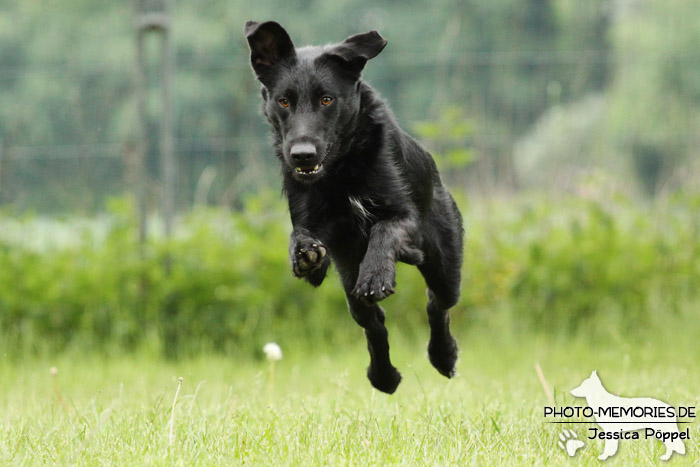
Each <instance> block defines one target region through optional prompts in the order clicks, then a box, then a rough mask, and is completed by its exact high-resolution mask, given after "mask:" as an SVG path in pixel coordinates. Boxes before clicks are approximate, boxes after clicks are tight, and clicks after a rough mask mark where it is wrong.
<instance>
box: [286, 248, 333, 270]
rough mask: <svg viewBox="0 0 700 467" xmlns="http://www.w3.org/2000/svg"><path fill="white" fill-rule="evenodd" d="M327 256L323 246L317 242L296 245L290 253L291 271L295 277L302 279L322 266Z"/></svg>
mask: <svg viewBox="0 0 700 467" xmlns="http://www.w3.org/2000/svg"><path fill="white" fill-rule="evenodd" d="M327 254H328V250H327V249H326V247H325V246H323V245H322V244H320V243H318V242H314V243H306V244H301V245H297V246H296V248H295V249H294V252H293V253H292V270H293V272H294V275H296V276H297V277H304V276H306V275H308V274H310V273H312V272H313V271H315V270H316V269H318V268H319V267H321V265H322V264H323V259H324V258H325V257H326V255H327Z"/></svg>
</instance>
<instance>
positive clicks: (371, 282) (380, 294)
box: [352, 264, 396, 304]
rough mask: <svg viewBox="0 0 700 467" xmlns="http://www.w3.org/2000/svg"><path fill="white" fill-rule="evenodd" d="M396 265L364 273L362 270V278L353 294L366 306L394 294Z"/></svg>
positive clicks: (372, 269)
mask: <svg viewBox="0 0 700 467" xmlns="http://www.w3.org/2000/svg"><path fill="white" fill-rule="evenodd" d="M395 276H396V271H395V269H394V265H393V264H392V265H391V266H383V267H377V268H371V269H369V270H366V271H363V270H362V268H360V276H359V277H358V278H357V283H356V284H355V288H354V289H353V291H352V294H353V295H354V296H355V297H356V298H358V299H359V300H360V301H362V302H364V303H365V304H372V303H375V302H378V301H380V300H384V299H385V298H386V297H388V296H389V295H391V294H393V293H394V287H395V286H396V282H395V280H394V278H395Z"/></svg>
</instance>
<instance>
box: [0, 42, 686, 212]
mask: <svg viewBox="0 0 700 467" xmlns="http://www.w3.org/2000/svg"><path fill="white" fill-rule="evenodd" d="M238 58H240V59H241V60H238ZM245 58H246V57H234V58H232V57H222V56H218V55H201V56H197V57H195V58H193V57H187V56H178V58H177V60H176V62H177V66H176V71H175V76H174V81H175V89H176V90H175V139H174V147H175V159H176V166H177V199H176V205H177V208H178V210H180V211H182V210H186V209H188V208H189V207H190V206H191V205H192V204H194V203H213V204H223V205H228V206H233V207H235V206H237V205H239V204H240V202H241V199H242V197H243V196H244V195H245V194H246V193H249V192H251V191H255V190H257V189H260V188H261V187H265V188H269V187H277V186H278V180H277V179H278V177H277V174H278V169H277V168H276V164H277V162H276V159H275V158H274V156H273V155H272V150H271V145H270V141H269V138H267V137H266V136H265V135H266V128H265V125H264V122H263V118H262V117H261V116H260V115H259V112H258V108H259V105H260V103H259V102H258V101H259V93H258V91H257V86H258V85H257V84H256V83H255V82H254V80H253V77H252V75H251V73H250V71H249V66H248V64H247V62H246V61H245V60H243V59H245ZM387 60H388V64H387V65H386V66H385V67H384V68H381V69H379V70H378V71H376V72H372V71H371V68H370V69H368V72H367V74H368V79H369V81H371V82H372V84H373V85H375V87H377V88H378V89H379V90H380V91H382V92H383V94H384V95H385V96H386V97H387V100H388V101H389V103H390V104H391V105H392V107H394V109H395V110H396V113H397V114H398V116H399V120H400V121H401V122H402V124H403V125H404V126H405V127H407V128H406V129H407V130H409V132H412V130H413V128H414V124H415V123H416V122H419V121H424V120H426V119H427V120H439V119H440V111H439V109H443V108H445V107H447V106H458V107H462V108H463V109H465V110H464V114H463V115H464V118H465V119H468V120H469V121H471V122H472V129H471V131H470V133H469V135H468V137H465V138H464V140H463V141H462V144H463V145H464V146H465V147H468V148H469V149H470V150H472V151H474V152H475V160H476V161H477V162H476V163H474V164H472V166H471V167H470V168H469V169H465V170H464V172H465V173H466V175H465V177H463V178H462V179H460V180H461V181H463V182H464V183H465V184H470V185H471V186H472V187H477V188H493V187H497V186H509V187H511V188H515V187H517V182H515V181H514V180H515V179H516V178H517V177H516V175H515V172H516V168H515V167H514V164H515V162H514V157H515V156H514V154H516V153H518V147H519V146H522V144H521V143H523V140H524V139H527V138H528V137H529V136H532V134H533V133H536V130H537V128H538V125H541V123H542V121H543V116H546V115H547V113H548V112H550V111H551V110H552V109H554V108H557V107H561V106H562V105H563V104H567V103H570V102H575V101H576V100H577V99H580V98H583V97H585V96H586V95H590V94H596V93H600V92H601V91H602V89H603V87H605V86H606V85H608V84H609V72H610V69H611V68H613V67H619V66H621V65H622V64H625V65H630V64H633V65H636V66H642V65H644V64H646V63H656V64H658V63H660V62H663V63H666V64H668V63H673V62H678V63H691V62H693V61H694V60H697V53H695V52H688V53H687V54H681V55H676V56H673V57H661V56H658V55H654V54H639V55H636V56H629V55H626V56H620V55H615V54H611V53H610V52H609V51H606V50H577V51H568V52H563V51H529V52H528V51H501V52H490V53H475V52H454V51H453V52H451V53H449V54H438V55H436V56H427V55H425V54H420V55H419V54H409V53H394V54H393V55H391V56H390V57H388V59H387ZM511 69H519V70H521V72H522V70H525V72H524V73H525V74H526V75H527V74H529V75H530V76H531V77H532V79H531V80H530V82H529V83H527V85H523V82H522V81H521V82H518V83H513V87H518V86H519V87H520V88H519V89H514V90H513V93H512V94H511V95H501V94H502V93H501V94H499V93H494V92H492V91H491V90H490V89H489V87H490V86H493V83H492V82H491V81H492V80H493V79H494V77H496V79H498V77H499V76H500V75H501V74H505V71H504V70H511ZM125 70H126V72H125ZM131 70H133V64H132V63H130V62H127V61H124V62H122V63H114V62H99V61H92V62H81V63H75V62H69V61H65V62H62V61H56V62H46V63H41V64H37V63H34V64H28V65H12V64H9V65H5V66H2V67H1V68H0V82H2V81H3V80H18V79H23V80H30V79H33V77H34V76H37V75H38V76H40V77H41V79H42V80H44V81H47V82H55V83H66V80H65V78H66V75H70V76H73V77H75V80H76V81H77V82H78V83H79V84H75V83H73V84H72V85H71V86H70V87H69V88H68V89H65V96H60V94H61V91H60V90H59V91H58V95H59V97H60V98H56V100H55V102H51V103H50V104H51V105H52V106H56V107H61V108H60V110H59V111H56V109H47V111H46V113H45V114H44V115H43V116H42V117H41V119H42V121H43V124H44V125H45V126H48V127H51V128H59V129H60V128H62V126H68V127H71V128H76V127H77V128H79V129H80V131H79V132H77V133H74V134H77V135H79V137H77V138H75V136H73V138H74V139H73V140H71V141H62V139H61V137H60V135H55V137H54V138H53V141H52V142H50V143H47V142H45V141H42V139H41V137H37V136H36V135H32V134H31V133H32V131H31V127H32V125H33V123H32V118H34V119H35V120H37V121H38V120H40V119H39V118H38V117H36V116H37V115H40V114H41V110H42V109H34V110H33V112H34V116H31V117H30V118H28V123H27V122H25V123H24V125H25V130H23V129H22V128H19V129H16V130H14V131H13V132H12V133H11V135H10V137H8V138H3V139H0V203H2V204H3V205H6V206H7V205H9V206H11V207H12V208H13V209H15V210H17V211H20V212H21V211H32V210H36V211H47V212H66V211H76V210H77V211H82V212H96V211H100V210H102V209H103V208H104V204H105V203H104V202H105V200H106V199H107V198H109V197H112V196H122V195H124V194H125V193H129V192H130V191H132V190H133V187H134V183H135V180H136V179H137V178H138V176H139V175H142V174H138V173H135V172H137V171H138V170H145V171H146V172H147V174H146V176H147V178H148V180H149V187H150V188H149V190H150V192H151V193H152V194H151V199H155V197H156V195H155V194H154V193H155V192H156V191H157V190H158V189H159V185H158V180H159V168H158V163H157V156H156V155H155V154H157V152H158V148H157V144H156V143H152V144H151V145H150V146H149V147H148V148H147V153H148V154H147V160H146V165H145V167H144V168H139V166H138V165H137V164H135V162H134V160H135V157H136V156H135V154H136V153H137V150H138V144H137V143H138V141H137V138H136V137H135V136H134V132H133V130H126V131H121V133H120V132H119V131H112V130H108V129H105V128H104V125H103V124H102V123H100V122H102V120H101V118H102V115H103V114H104V113H109V112H115V113H119V114H120V115H121V117H120V119H121V121H129V120H130V119H133V117H134V116H135V115H136V106H135V105H134V102H133V99H132V98H131V97H127V98H124V94H127V95H130V94H132V93H133V81H134V80H133V73H132V72H131ZM591 70H593V71H591ZM233 72H235V73H233ZM591 74H594V75H596V76H597V77H592V76H591ZM227 75H231V76H236V77H240V76H245V77H246V78H245V79H246V82H245V83H235V84H234V85H233V86H231V92H230V95H228V96H226V94H225V93H224V95H225V96H226V97H225V99H223V102H219V101H217V100H216V95H215V96H213V97H212V96H211V95H206V92H205V91H204V90H205V89H206V88H207V87H209V86H210V83H215V82H216V83H217V86H219V87H221V82H222V80H224V81H225V80H226V79H227V78H225V77H226V76H227ZM222 77H224V78H222ZM596 80H598V82H595V81H596ZM189 81H196V82H197V86H198V87H192V86H189V84H188V83H189ZM472 81H474V83H475V84H473V83H472ZM426 82H428V83H429V84H430V85H429V86H426V84H425V83H426ZM91 83H92V84H91ZM186 85H187V86H186ZM76 86H77V87H76ZM91 86H94V87H91ZM149 86H150V88H149V89H151V91H150V92H151V94H152V93H153V89H155V85H154V84H153V83H152V82H151V83H150V84H149ZM188 86H189V87H188ZM523 86H524V87H523ZM505 88H506V89H508V87H507V86H506V87H505ZM2 94H3V90H2V88H1V87H0V97H1V98H4V100H8V99H10V100H12V96H3V95H2ZM90 94H95V95H92V96H90V99H87V98H84V96H87V95H90ZM200 95H204V97H203V98H200ZM217 95H218V96H221V95H222V93H221V92H219V93H218V94H217ZM76 96H77V97H76ZM17 99H20V97H17ZM151 99H152V98H151ZM407 101H410V102H407ZM533 102H534V104H533ZM94 103H100V104H99V106H100V107H99V108H98V109H95V108H93V107H94ZM436 109H438V110H436ZM93 113H94V118H92V117H91V115H93ZM151 113H152V114H153V115H155V116H152V119H151V121H150V122H149V126H148V127H147V128H146V132H147V133H148V134H151V135H154V134H155V133H157V127H156V126H155V124H154V122H156V121H157V120H158V117H157V112H151ZM496 115H497V116H498V118H496ZM584 117H586V116H584ZM586 118H590V119H592V120H593V121H594V122H593V123H591V128H594V130H595V127H596V125H595V121H596V119H599V118H602V117H601V115H597V114H596V115H592V116H590V117H586ZM61 119H63V120H65V121H62V120H61ZM45 120H48V123H47V122H46V121H45ZM217 120H218V121H217ZM104 121H105V122H109V120H108V119H105V120H104ZM212 122H214V123H212ZM598 123H600V122H599V120H598ZM565 129H566V128H565V127H564V128H563V129H562V131H564V130H565ZM552 131H554V130H552ZM596 131H597V130H596ZM540 133H542V132H540ZM544 133H545V136H542V135H540V136H541V137H543V138H550V139H556V138H557V137H559V135H555V134H554V133H552V132H550V134H549V136H547V135H546V132H544ZM114 135H117V136H114ZM667 136H668V137H669V138H675V139H676V140H677V141H679V144H681V145H688V144H689V143H688V141H691V140H692V138H694V135H692V134H690V133H688V132H687V131H685V130H684V129H682V128H681V129H679V130H677V135H676V136H675V137H674V136H673V135H667ZM0 137H2V134H1V133H0ZM37 141H38V142H37ZM453 144H459V141H453ZM455 170H456V169H455ZM205 172H206V176H205ZM152 204H153V205H154V206H155V205H156V204H157V203H156V202H155V201H153V203H152Z"/></svg>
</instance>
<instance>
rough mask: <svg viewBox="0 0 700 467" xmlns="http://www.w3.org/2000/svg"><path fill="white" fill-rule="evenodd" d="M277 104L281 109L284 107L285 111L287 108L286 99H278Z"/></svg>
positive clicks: (287, 101) (287, 102)
mask: <svg viewBox="0 0 700 467" xmlns="http://www.w3.org/2000/svg"><path fill="white" fill-rule="evenodd" d="M277 102H279V103H280V105H281V106H282V107H284V108H285V109H286V108H287V107H289V99H287V98H286V97H282V98H281V99H279V100H278V101H277Z"/></svg>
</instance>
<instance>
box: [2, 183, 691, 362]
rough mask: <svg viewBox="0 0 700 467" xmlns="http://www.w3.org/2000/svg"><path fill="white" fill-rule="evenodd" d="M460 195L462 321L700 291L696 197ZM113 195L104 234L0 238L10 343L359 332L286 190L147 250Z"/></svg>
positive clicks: (562, 325) (418, 293)
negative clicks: (317, 270)
mask: <svg viewBox="0 0 700 467" xmlns="http://www.w3.org/2000/svg"><path fill="white" fill-rule="evenodd" d="M273 200H274V201H273ZM461 204H463V205H464V206H465V208H464V209H463V211H464V214H465V221H466V226H467V233H468V235H467V245H466V256H465V266H464V280H463V286H462V299H461V301H460V303H459V304H458V305H457V306H456V307H455V308H454V310H453V316H454V320H453V321H454V323H455V326H457V328H456V329H457V332H463V331H464V329H461V330H460V327H459V326H467V327H468V326H471V325H473V324H474V322H475V320H476V321H479V320H480V319H481V318H480V317H483V316H487V315H489V314H493V313H498V312H499V310H502V309H503V307H504V306H505V307H506V308H509V309H510V310H511V311H512V313H513V315H514V316H515V318H516V319H515V320H514V321H512V323H513V325H514V326H515V327H516V328H517V327H521V328H526V329H536V330H540V331H544V332H564V333H567V332H572V331H573V330H577V332H579V331H581V330H585V329H591V328H595V326H601V325H603V326H605V325H609V326H615V327H616V329H617V331H616V332H619V333H630V332H631V333H633V332H634V330H635V329H637V328H638V327H640V326H643V323H644V320H645V319H646V317H648V316H649V314H650V313H659V314H664V313H673V312H674V310H676V309H677V308H679V307H681V306H683V305H684V304H687V303H689V301H691V300H697V299H698V298H699V297H698V294H699V293H700V290H699V289H698V288H697V278H698V277H700V215H698V213H700V197H698V196H690V195H685V196H680V195H679V196H676V197H673V198H669V199H666V200H663V201H658V202H657V204H656V205H655V206H644V205H641V204H635V203H632V202H630V201H628V200H626V199H623V198H618V199H616V200H615V201H610V200H606V201H599V200H596V199H595V197H589V198H587V199H581V198H573V197H566V198H564V199H561V200H559V201H558V202H557V203H553V202H551V201H547V200H543V199H531V200H527V201H522V202H517V203H515V202H513V201H507V202H498V201H496V202H492V203H490V204H489V205H486V206H472V205H468V204H467V203H461ZM111 209H112V216H111V226H110V228H109V230H108V234H107V235H106V237H105V238H104V239H101V240H98V239H96V238H94V237H93V236H92V235H90V234H88V233H87V232H85V233H84V234H83V235H82V237H81V238H80V241H79V242H78V243H77V244H75V245H70V246H64V247H60V246H54V247H51V248H49V249H45V250H44V251H42V252H37V251H36V250H32V249H31V248H28V247H22V246H21V245H17V244H13V243H12V242H9V241H2V242H0V330H2V331H1V332H2V335H1V336H0V341H2V342H3V343H4V344H3V348H2V350H3V351H4V352H7V353H10V354H12V353H23V352H34V351H41V350H45V349H64V348H66V347H71V346H74V347H78V348H83V347H85V348H91V349H93V348H94V349H103V350H106V351H109V350H114V351H124V350H128V349H133V348H135V347H138V346H140V345H144V344H148V343H150V342H153V341H154V339H153V337H159V339H157V341H159V342H161V344H160V348H161V349H162V350H163V351H164V352H166V353H167V354H168V355H182V354H191V353H196V352H200V351H210V350H214V351H218V352H225V353H231V352H240V353H245V354H252V353H253V352H255V351H256V350H259V349H258V347H259V346H260V345H261V343H264V342H266V341H269V340H276V341H277V342H279V343H280V344H281V345H283V346H284V345H290V344H294V343H302V342H303V343H305V344H304V345H308V344H309V343H313V345H315V346H329V347H332V346H335V345H340V344H344V343H348V342H351V341H356V340H357V339H362V334H361V330H360V329H359V328H358V327H356V326H355V324H354V322H353V321H352V319H351V318H350V316H349V314H348V312H347V310H346V305H345V299H344V295H343V292H342V290H341V287H340V285H339V281H338V278H337V277H336V275H335V273H331V274H330V276H329V277H328V278H327V280H326V281H325V282H324V284H323V285H322V286H321V287H319V288H317V289H314V288H312V287H311V286H309V285H308V284H305V283H304V282H302V281H299V280H297V279H295V278H294V277H292V274H291V272H290V267H289V260H288V258H287V248H286V245H287V242H288V232H289V226H288V222H287V221H286V216H285V215H284V214H283V213H284V210H283V209H282V208H281V206H280V204H279V201H277V198H276V197H273V196H261V197H256V198H252V199H249V200H248V201H247V204H246V211H245V214H239V213H226V212H223V211H221V210H208V209H200V210H196V211H195V212H193V213H191V214H190V215H189V216H188V218H187V219H186V220H185V221H184V224H183V228H182V229H181V231H180V232H179V233H178V235H176V236H175V238H173V239H171V240H170V241H165V240H164V239H157V238H156V239H152V240H150V241H149V242H148V243H147V244H146V245H145V248H144V250H143V252H142V253H139V247H138V243H137V240H136V237H137V231H136V227H135V224H134V222H133V217H134V216H133V213H132V212H131V209H130V207H129V203H125V202H123V201H120V202H115V203H113V206H112V208H111ZM23 222H26V223H27V224H29V223H31V222H32V220H31V219H27V220H24V221H23ZM166 255H168V256H169V257H170V258H171V271H172V273H171V275H170V276H168V275H166V274H165V273H164V269H163V260H164V258H165V257H166ZM57 278H60V280H57ZM397 282H398V288H397V294H396V295H395V296H393V297H391V298H390V299H388V300H387V301H386V302H384V304H383V305H384V306H385V307H386V309H387V311H388V315H387V319H388V322H389V326H390V327H392V328H393V329H401V332H402V333H403V334H404V335H408V336H415V337H416V338H420V339H424V338H425V336H426V335H427V334H426V332H427V331H426V330H425V329H424V326H425V325H426V320H425V319H423V318H421V316H422V315H423V314H424V313H425V311H424V307H425V301H426V298H425V285H424V282H423V279H422V278H421V276H420V275H419V274H418V273H417V272H416V271H415V268H411V267H407V266H401V267H399V269H398V278H397ZM170 306H172V307H174V311H175V312H174V313H173V314H172V315H171V317H170V320H166V319H164V318H163V316H164V315H163V310H164V309H166V308H167V307H170ZM169 333H171V334H172V335H169ZM173 336H174V338H173ZM148 345H150V344H148ZM172 346H174V348H173V347H172Z"/></svg>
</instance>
